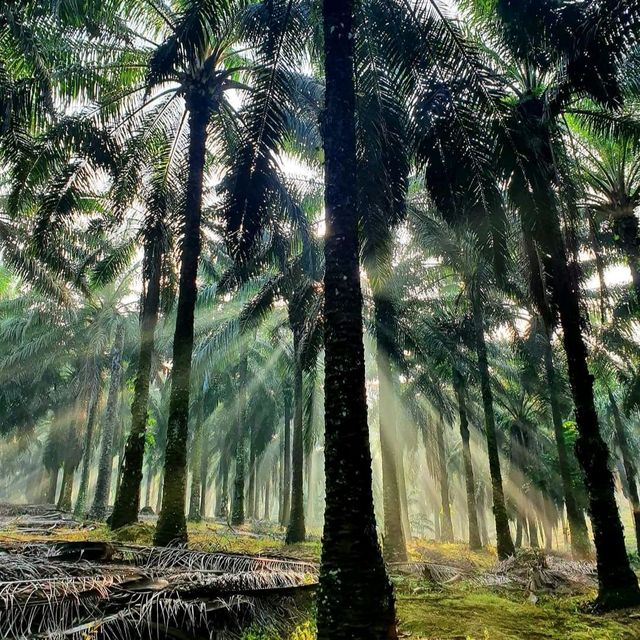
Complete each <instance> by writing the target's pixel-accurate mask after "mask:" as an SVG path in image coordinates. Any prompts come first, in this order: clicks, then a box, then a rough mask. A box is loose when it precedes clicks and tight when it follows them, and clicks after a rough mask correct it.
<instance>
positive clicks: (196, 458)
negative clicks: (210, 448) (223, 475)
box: [189, 414, 204, 522]
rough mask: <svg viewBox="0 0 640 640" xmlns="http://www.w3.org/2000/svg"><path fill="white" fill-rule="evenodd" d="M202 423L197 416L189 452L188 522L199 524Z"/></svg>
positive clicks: (200, 416)
mask: <svg viewBox="0 0 640 640" xmlns="http://www.w3.org/2000/svg"><path fill="white" fill-rule="evenodd" d="M203 428H204V421H203V419H202V415H201V414H199V415H198V418H197V420H196V425H195V432H194V434H193V450H192V452H191V468H192V472H191V494H190V496H189V520H190V521H191V522H200V520H202V513H201V512H200V498H201V496H200V491H201V487H202V436H203Z"/></svg>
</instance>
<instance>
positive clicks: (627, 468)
mask: <svg viewBox="0 0 640 640" xmlns="http://www.w3.org/2000/svg"><path fill="white" fill-rule="evenodd" d="M609 402H610V403H611V411H612V413H613V422H614V424H615V427H616V439H617V440H618V446H619V447H620V453H621V454H622V464H623V466H624V473H625V475H626V476H627V487H628V489H629V502H630V503H631V511H632V513H633V524H634V528H635V534H636V549H637V551H638V553H640V499H639V498H638V484H637V483H638V472H637V470H636V465H635V464H634V462H633V455H632V453H631V450H630V448H629V439H628V437H627V432H626V429H625V426H624V423H623V422H622V416H621V415H620V410H619V409H618V403H617V402H616V399H615V398H614V397H613V394H612V393H611V392H609Z"/></svg>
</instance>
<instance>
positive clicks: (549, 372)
mask: <svg viewBox="0 0 640 640" xmlns="http://www.w3.org/2000/svg"><path fill="white" fill-rule="evenodd" d="M544 366H545V373H546V377H547V387H548V389H549V405H550V406H551V417H552V420H553V432H554V437H555V441H556V448H557V450H558V466H559V467H560V478H561V480H562V490H563V493H564V504H565V507H566V509H567V520H568V521H569V532H570V535H571V551H572V553H573V555H574V556H576V557H577V558H588V557H589V556H590V554H591V545H590V544H589V532H588V530H587V523H586V521H585V518H584V513H583V511H582V509H580V507H579V506H578V502H577V500H576V497H575V492H574V490H573V480H572V478H571V469H570V467H569V454H568V452H567V445H566V442H565V439H564V427H563V422H562V414H561V412H560V402H559V398H558V393H559V389H558V380H557V374H556V369H555V365H554V363H553V351H552V348H551V334H550V332H549V331H548V330H547V331H545V339H544Z"/></svg>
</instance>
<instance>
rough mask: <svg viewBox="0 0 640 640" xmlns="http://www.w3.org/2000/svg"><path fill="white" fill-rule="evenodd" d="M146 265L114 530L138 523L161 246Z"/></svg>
mask: <svg viewBox="0 0 640 640" xmlns="http://www.w3.org/2000/svg"><path fill="white" fill-rule="evenodd" d="M145 265H147V266H148V269H147V271H148V273H147V274H146V275H147V278H146V285H147V289H146V292H145V293H144V296H143V300H142V312H141V321H140V350H139V352H138V365H137V371H136V379H135V383H134V389H133V402H132V403H131V431H130V433H129V437H128V438H127V444H126V446H125V451H124V462H123V464H122V468H121V469H120V474H119V476H118V478H119V484H118V488H117V490H116V498H115V502H114V506H113V512H112V514H111V516H110V518H109V525H110V527H111V528H112V529H118V528H119V527H123V526H125V525H127V524H132V523H134V522H136V521H137V520H138V510H139V507H140V483H141V482H142V465H143V462H144V444H145V433H146V430H147V413H148V404H149V386H150V384H151V363H152V360H153V351H154V338H155V332H156V326H157V324H158V312H159V309H160V283H161V269H162V250H161V248H160V246H159V243H148V244H147V245H145ZM146 506H148V505H146Z"/></svg>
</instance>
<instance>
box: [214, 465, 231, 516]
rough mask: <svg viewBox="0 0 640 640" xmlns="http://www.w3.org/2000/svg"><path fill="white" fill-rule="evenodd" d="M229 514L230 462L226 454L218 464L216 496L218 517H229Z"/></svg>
mask: <svg viewBox="0 0 640 640" xmlns="http://www.w3.org/2000/svg"><path fill="white" fill-rule="evenodd" d="M228 515H229V463H228V462H227V460H226V458H225V457H224V455H222V456H221V458H220V463H219V465H218V496H217V497H216V518H222V519H223V520H226V519H227V516H228Z"/></svg>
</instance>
